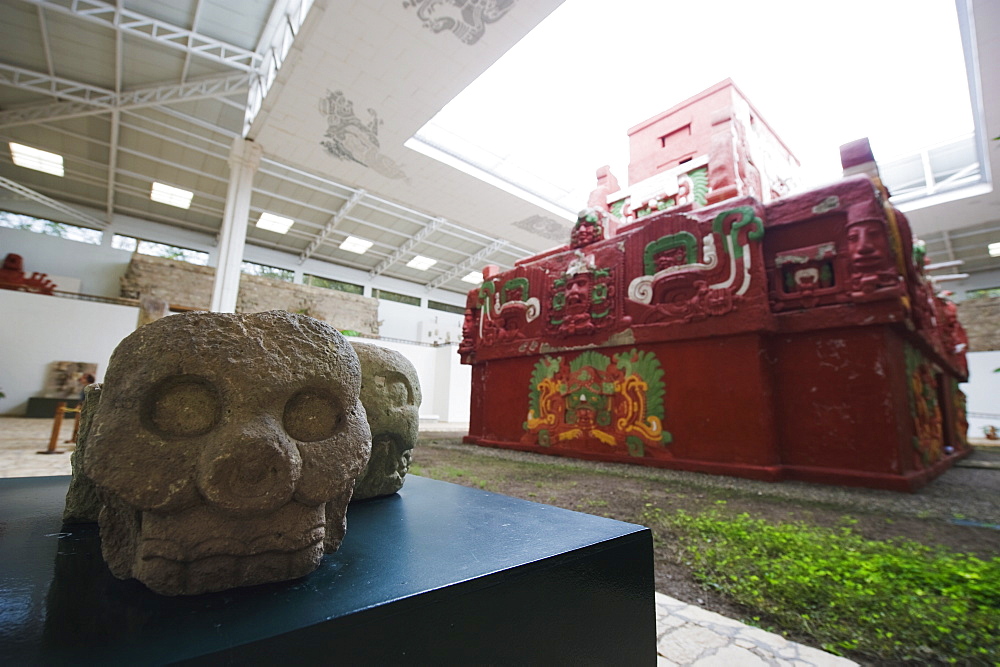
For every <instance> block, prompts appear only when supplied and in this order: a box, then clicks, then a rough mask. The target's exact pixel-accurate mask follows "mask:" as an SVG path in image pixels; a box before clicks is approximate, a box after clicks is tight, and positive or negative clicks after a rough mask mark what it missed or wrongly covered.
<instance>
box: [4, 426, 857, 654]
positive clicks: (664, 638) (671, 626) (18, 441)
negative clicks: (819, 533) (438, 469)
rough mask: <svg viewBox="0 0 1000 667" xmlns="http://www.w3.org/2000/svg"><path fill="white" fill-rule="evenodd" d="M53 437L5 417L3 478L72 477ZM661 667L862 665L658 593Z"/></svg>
mask: <svg viewBox="0 0 1000 667" xmlns="http://www.w3.org/2000/svg"><path fill="white" fill-rule="evenodd" d="M467 428H468V425H466V424H443V423H440V422H422V423H421V424H420V430H421V433H427V434H429V433H441V434H451V435H452V436H453V437H454V435H455V434H456V433H458V432H462V431H466V430H467ZM51 433H52V420H51V419H25V418H17V417H0V477H44V476H47V475H68V474H70V453H71V452H72V451H73V445H72V444H67V443H65V442H64V441H65V440H67V439H69V438H70V436H71V435H72V433H73V421H72V419H68V420H67V421H66V422H65V423H64V424H63V427H62V431H61V432H60V434H59V440H58V449H59V450H61V451H63V452H64V453H62V454H50V455H41V454H37V453H36V452H38V451H41V450H45V449H46V448H47V446H48V443H49V438H50V436H51ZM656 640H657V641H656V651H657V665H658V667H672V666H673V665H692V666H695V667H712V666H718V667H756V666H757V665H761V666H763V665H774V666H781V667H785V666H795V667H809V666H813V665H815V666H816V667H827V666H829V667H834V666H837V667H840V666H847V665H855V664H857V663H855V662H852V661H850V660H846V659H844V658H840V657H837V656H835V655H831V654H829V653H826V652H824V651H821V650H819V649H815V648H810V647H808V646H803V645H802V644H796V643H794V642H790V641H787V640H785V639H784V638H783V637H781V636H779V635H776V634H773V633H770V632H765V631H764V630H761V629H759V628H754V627H751V626H748V625H744V624H743V623H740V622H739V621H735V620H733V619H730V618H726V617H725V616H720V615H719V614H716V613H714V612H711V611H707V610H705V609H701V608H700V607H697V606H694V605H689V604H686V603H684V602H681V601H680V600H675V599H674V598H671V597H668V596H666V595H663V594H662V593H656Z"/></svg>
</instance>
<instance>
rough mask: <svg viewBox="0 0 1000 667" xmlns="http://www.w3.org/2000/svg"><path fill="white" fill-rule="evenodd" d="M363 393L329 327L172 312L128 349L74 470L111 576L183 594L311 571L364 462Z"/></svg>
mask: <svg viewBox="0 0 1000 667" xmlns="http://www.w3.org/2000/svg"><path fill="white" fill-rule="evenodd" d="M360 385H361V374H360V368H359V365H358V358H357V355H356V354H355V352H354V349H353V348H352V347H351V345H350V344H349V343H348V342H347V341H346V339H345V338H344V337H343V336H342V335H341V334H340V333H339V332H338V331H336V330H335V329H333V328H332V327H330V326H328V325H326V324H324V323H323V322H319V321H317V320H314V319H312V318H310V317H306V316H302V315H292V314H289V313H286V312H283V311H273V312H268V313H257V314H252V315H229V314H218V313H189V314H184V315H174V316H170V317H166V318H164V319H161V320H158V321H156V322H153V323H150V324H148V325H145V326H142V327H140V328H139V329H137V330H136V331H135V332H134V333H132V334H131V335H129V336H128V337H127V338H125V340H123V341H122V342H121V344H120V345H119V346H118V348H117V349H116V350H115V352H114V354H113V355H112V357H111V361H110V364H109V366H108V371H107V374H106V376H105V382H104V387H103V390H102V396H101V401H100V405H99V407H98V408H97V412H96V414H95V415H94V418H93V423H92V424H91V428H90V433H89V437H88V444H87V453H86V458H85V460H84V466H83V472H84V473H85V474H86V476H87V477H89V478H90V479H92V480H93V481H94V483H95V484H96V485H97V487H98V495H99V497H100V500H101V502H102V504H103V508H102V510H101V514H100V519H99V523H100V530H101V542H102V551H103V554H104V558H105V560H106V561H107V563H108V566H109V567H110V569H111V572H112V573H113V574H114V575H115V576H116V577H118V578H121V579H125V578H130V577H134V578H135V579H138V580H139V581H141V582H142V583H144V584H145V585H146V586H148V587H149V588H150V589H152V590H153V591H155V592H157V593H161V594H164V595H194V594H198V593H204V592H209V591H218V590H224V589H227V588H233V587H236V586H249V585H253V584H260V583H266V582H272V581H282V580H286V579H293V578H296V577H300V576H303V575H305V574H308V573H309V572H311V571H313V570H314V569H315V568H316V567H317V566H318V565H319V562H320V559H321V558H322V556H323V553H324V551H327V552H330V551H335V550H336V549H337V548H338V547H339V546H340V543H341V540H342V539H343V537H344V533H345V530H346V510H347V505H348V503H349V502H350V499H351V495H352V492H353V489H354V483H355V480H356V478H357V477H358V475H359V474H360V473H361V471H362V469H363V468H364V466H365V463H366V462H367V460H368V457H369V455H370V452H371V435H370V431H369V429H368V423H367V421H366V417H365V411H364V407H363V406H362V404H361V401H360V400H359V390H360Z"/></svg>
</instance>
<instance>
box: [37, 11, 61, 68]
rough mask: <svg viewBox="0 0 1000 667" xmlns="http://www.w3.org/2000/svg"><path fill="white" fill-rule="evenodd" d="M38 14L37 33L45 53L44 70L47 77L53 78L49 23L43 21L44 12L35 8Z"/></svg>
mask: <svg viewBox="0 0 1000 667" xmlns="http://www.w3.org/2000/svg"><path fill="white" fill-rule="evenodd" d="M35 9H36V10H37V13H38V32H39V34H40V35H41V36H42V50H43V51H44V52H45V68H46V69H47V70H48V72H49V76H55V74H56V70H55V67H54V66H53V65H52V48H51V44H50V42H49V23H48V21H46V20H45V10H43V9H42V8H41V7H35Z"/></svg>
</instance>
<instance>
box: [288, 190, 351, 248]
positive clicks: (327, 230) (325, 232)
mask: <svg viewBox="0 0 1000 667" xmlns="http://www.w3.org/2000/svg"><path fill="white" fill-rule="evenodd" d="M366 194H367V193H366V192H365V191H364V190H355V191H354V193H353V194H352V195H351V197H350V199H348V200H347V201H346V202H344V205H343V206H341V207H340V210H338V211H337V212H336V213H334V214H333V217H332V218H330V221H329V222H327V223H326V225H324V227H323V229H322V230H320V233H319V234H317V235H316V238H314V239H313V240H312V242H311V243H310V244H309V245H308V246H307V247H306V249H305V250H303V251H302V254H301V255H299V264H304V263H305V261H306V260H307V259H309V258H310V257H311V256H312V254H313V253H314V252H316V249H317V248H319V247H320V245H322V243H323V241H324V240H326V237H327V236H329V235H330V234H331V233H332V232H333V230H335V229H336V228H337V225H339V224H340V222H341V221H342V220H343V219H344V218H346V217H347V214H348V213H350V212H351V209H353V208H354V207H355V206H357V205H358V202H360V201H361V199H362V198H363V197H364V196H365V195H366Z"/></svg>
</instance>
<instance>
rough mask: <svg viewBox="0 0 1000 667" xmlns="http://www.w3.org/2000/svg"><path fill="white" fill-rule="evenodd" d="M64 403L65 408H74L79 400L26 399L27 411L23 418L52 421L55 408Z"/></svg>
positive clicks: (38, 397)
mask: <svg viewBox="0 0 1000 667" xmlns="http://www.w3.org/2000/svg"><path fill="white" fill-rule="evenodd" d="M60 402H62V403H65V404H66V407H67V408H75V407H76V404H77V403H79V402H80V399H79V398H46V397H44V396H32V397H31V398H29V399H28V411H27V412H26V413H25V415H24V416H25V417H38V418H42V417H45V418H47V419H52V418H53V417H55V416H56V406H57V405H59V403H60Z"/></svg>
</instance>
